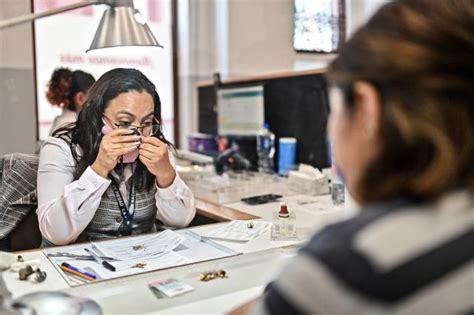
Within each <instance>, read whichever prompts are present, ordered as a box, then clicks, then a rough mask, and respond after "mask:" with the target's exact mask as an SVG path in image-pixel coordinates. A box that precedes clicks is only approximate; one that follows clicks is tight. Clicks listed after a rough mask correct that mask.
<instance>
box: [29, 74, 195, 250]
mask: <svg viewBox="0 0 474 315" xmlns="http://www.w3.org/2000/svg"><path fill="white" fill-rule="evenodd" d="M160 112H161V103H160V99H159V96H158V93H157V92H156V89H155V86H154V85H153V83H151V82H150V81H149V80H148V78H146V77H145V76H144V75H143V74H142V73H141V72H139V71H138V70H134V69H114V70H111V71H109V72H107V73H105V74H104V75H103V76H102V77H101V78H100V79H99V80H98V81H97V82H96V83H95V84H94V86H93V87H92V89H91V91H90V94H89V98H88V100H87V102H86V104H85V106H84V109H83V110H82V111H81V113H80V114H79V117H78V120H77V122H76V124H75V125H73V126H67V127H65V128H62V129H59V130H57V131H56V132H55V133H54V134H53V136H52V137H50V138H48V140H47V141H46V142H45V144H44V145H43V147H42V149H41V153H40V162H39V166H38V209H37V211H36V213H37V215H38V222H39V227H40V231H41V234H42V236H43V239H44V242H43V243H44V245H64V244H69V243H73V242H77V241H89V240H91V239H101V238H112V237H118V236H122V235H134V234H141V233H149V232H153V231H156V227H155V219H158V220H159V221H161V222H162V223H163V224H165V225H169V226H174V227H185V226H187V225H188V224H189V223H190V222H191V220H192V219H193V218H194V215H195V207H194V197H193V194H192V192H191V190H190V189H189V188H188V187H187V186H186V185H185V184H184V182H183V181H182V180H181V179H180V178H179V176H178V175H177V174H176V171H175V169H174V167H173V165H172V162H171V160H170V155H169V146H170V145H171V143H170V142H169V141H168V140H166V139H165V137H164V136H163V134H162V132H161V127H160V124H159V121H160V119H161V115H160Z"/></svg>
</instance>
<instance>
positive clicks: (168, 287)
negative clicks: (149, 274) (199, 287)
mask: <svg viewBox="0 0 474 315" xmlns="http://www.w3.org/2000/svg"><path fill="white" fill-rule="evenodd" d="M148 286H149V287H150V289H151V290H152V291H153V293H155V295H156V296H157V297H158V298H162V297H164V296H167V297H173V296H177V295H181V294H184V293H187V292H190V291H192V290H194V288H193V287H192V286H190V285H189V284H187V283H184V282H182V281H178V280H176V279H166V280H158V281H153V282H150V283H149V284H148Z"/></svg>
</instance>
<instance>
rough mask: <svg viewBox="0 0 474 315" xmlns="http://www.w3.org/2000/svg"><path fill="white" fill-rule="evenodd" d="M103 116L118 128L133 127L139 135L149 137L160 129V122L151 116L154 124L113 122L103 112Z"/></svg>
mask: <svg viewBox="0 0 474 315" xmlns="http://www.w3.org/2000/svg"><path fill="white" fill-rule="evenodd" d="M104 117H105V118H107V120H109V121H110V122H111V123H112V124H113V125H114V126H115V127H117V128H119V129H135V130H137V131H138V132H139V133H140V134H141V135H143V136H146V137H151V136H154V135H157V134H158V133H159V132H160V130H161V124H160V122H159V121H158V119H156V117H153V121H154V122H155V123H154V124H153V123H152V124H145V125H144V126H135V125H132V124H128V123H127V124H121V123H117V122H115V121H114V120H113V119H112V118H110V117H108V116H107V115H105V114H104Z"/></svg>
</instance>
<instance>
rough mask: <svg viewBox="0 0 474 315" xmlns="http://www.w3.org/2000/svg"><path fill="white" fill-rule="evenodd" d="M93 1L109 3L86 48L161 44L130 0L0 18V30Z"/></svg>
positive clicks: (88, 0) (80, 3) (99, 0)
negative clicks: (89, 44)
mask: <svg viewBox="0 0 474 315" xmlns="http://www.w3.org/2000/svg"><path fill="white" fill-rule="evenodd" d="M97 4H106V5H108V6H110V7H109V8H108V9H107V10H105V12H104V15H103V16H102V19H101V21H100V23H99V27H98V28H97V31H96V33H95V36H94V39H93V40H92V43H91V46H90V48H89V49H87V50H86V52H90V51H92V50H96V49H102V48H112V47H121V46H152V47H161V48H163V46H161V45H160V44H159V43H158V41H157V40H156V38H155V36H153V33H152V32H151V30H150V28H149V27H148V25H147V24H146V22H145V19H144V18H143V17H142V15H141V14H140V13H139V12H138V10H136V9H135V8H134V6H133V0H87V1H82V2H78V3H75V4H71V5H68V6H64V7H60V8H57V9H53V10H49V11H45V12H40V13H32V14H27V15H23V16H20V17H16V18H11V19H7V20H3V21H0V30H1V29H4V28H8V27H12V26H15V25H18V24H23V23H27V22H32V21H34V20H37V19H40V18H43V17H47V16H51V15H55V14H59V13H62V12H66V11H70V10H74V9H78V8H82V7H85V6H89V5H97Z"/></svg>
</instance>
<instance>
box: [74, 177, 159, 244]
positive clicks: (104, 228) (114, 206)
mask: <svg viewBox="0 0 474 315" xmlns="http://www.w3.org/2000/svg"><path fill="white" fill-rule="evenodd" d="M155 193H156V187H155V186H153V188H152V189H150V191H149V192H148V191H147V190H146V189H144V190H142V191H140V192H137V199H136V200H137V201H136V206H135V211H134V215H133V224H132V228H133V231H132V235H136V234H142V233H150V232H154V231H156V229H155V225H154V224H155V218H156V211H157V209H156V204H155ZM122 222H123V219H122V215H121V213H120V208H119V206H118V203H117V199H116V198H115V195H114V192H113V190H112V185H110V186H109V188H107V190H106V191H105V193H104V194H103V195H102V200H101V201H100V204H99V207H98V208H97V210H96V212H95V214H94V217H93V218H92V220H91V222H90V223H89V224H88V225H87V227H86V228H85V229H84V231H82V233H81V234H80V235H79V237H78V238H77V240H76V242H84V241H90V240H97V239H106V238H114V237H119V236H121V234H120V230H121V229H120V226H121V224H122Z"/></svg>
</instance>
